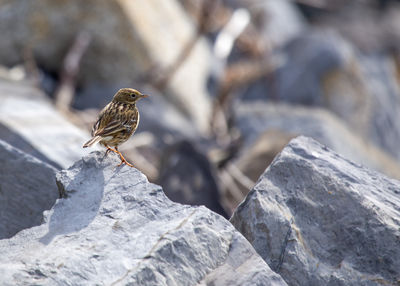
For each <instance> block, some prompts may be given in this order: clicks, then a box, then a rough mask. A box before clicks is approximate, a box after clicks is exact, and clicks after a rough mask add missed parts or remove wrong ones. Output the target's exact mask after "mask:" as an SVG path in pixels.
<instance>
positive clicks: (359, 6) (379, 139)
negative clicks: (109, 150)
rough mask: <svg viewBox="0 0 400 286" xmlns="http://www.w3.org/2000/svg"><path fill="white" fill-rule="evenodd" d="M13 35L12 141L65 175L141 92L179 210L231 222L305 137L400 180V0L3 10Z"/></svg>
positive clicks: (59, 3)
mask: <svg viewBox="0 0 400 286" xmlns="http://www.w3.org/2000/svg"><path fill="white" fill-rule="evenodd" d="M0 35H1V36H0V139H1V140H4V141H6V142H8V143H9V144H11V145H13V146H15V147H17V148H19V149H21V150H23V151H25V152H27V153H29V154H31V155H33V156H35V157H37V158H39V159H40V160H42V161H44V162H47V163H49V164H51V165H53V166H55V167H56V168H58V169H63V168H67V167H69V166H70V165H71V164H73V163H74V162H75V161H77V160H79V159H80V158H81V157H82V156H84V155H85V154H88V152H91V151H93V150H94V149H96V148H94V149H91V150H87V149H82V144H83V143H84V142H86V141H87V140H88V139H89V138H90V130H91V127H92V125H93V123H94V122H95V121H96V117H97V114H98V112H99V110H100V109H101V108H102V107H104V106H105V105H106V104H107V103H108V102H109V101H110V100H111V98H112V96H113V95H114V93H115V92H116V91H117V90H118V89H119V88H122V87H133V88H136V89H138V90H140V91H141V92H143V93H147V94H151V97H149V98H147V99H145V100H141V101H140V102H139V103H138V108H139V111H140V113H141V121H140V125H139V128H138V130H137V132H136V134H135V135H134V136H133V137H132V138H131V139H130V140H129V141H128V142H127V143H125V144H124V145H122V146H121V147H120V150H121V151H122V153H123V154H124V155H126V157H127V159H128V160H129V161H130V162H132V163H133V164H134V165H135V166H136V167H137V168H138V169H139V170H141V171H142V172H143V173H145V174H146V175H147V177H148V178H149V180H150V181H151V182H154V183H157V184H160V185H161V186H162V187H163V189H164V191H165V193H166V194H167V196H168V197H169V198H170V199H172V200H174V201H177V202H181V203H186V204H194V205H206V206H207V207H208V208H210V209H212V210H214V211H216V212H218V213H220V214H222V215H223V216H225V217H229V216H230V215H231V213H232V211H233V210H234V209H235V207H236V206H237V205H238V203H240V202H241V201H242V200H243V199H244V197H245V196H246V194H247V192H249V190H250V189H251V188H252V187H253V185H254V184H255V182H256V181H257V179H258V178H259V177H260V175H261V174H262V173H263V172H264V170H265V169H266V168H267V167H268V165H269V164H270V163H271V161H272V160H273V158H274V157H275V156H276V155H277V154H278V153H279V152H280V151H281V150H282V148H283V147H284V146H285V145H286V144H287V143H288V142H289V140H290V139H291V138H294V137H296V136H298V135H305V136H309V137H313V138H314V139H316V140H318V141H319V142H321V143H323V144H325V145H326V146H328V147H329V148H332V149H334V150H335V151H336V152H338V153H339V154H341V155H342V156H344V157H346V158H348V159H350V160H352V161H354V162H356V163H358V164H362V165H364V166H367V167H369V168H372V169H375V170H378V171H380V172H382V173H385V174H387V175H388V176H391V177H394V178H400V166H399V162H400V148H399V144H400V143H399V142H400V89H399V87H400V86H399V84H400V3H399V1H390V0H354V1H344V0H296V1H295V0H292V1H289V0H146V1H140V0H115V1H110V0H86V1H78V0H69V1H65V0H34V1H32V0H0ZM97 150H101V148H100V147H98V148H97Z"/></svg>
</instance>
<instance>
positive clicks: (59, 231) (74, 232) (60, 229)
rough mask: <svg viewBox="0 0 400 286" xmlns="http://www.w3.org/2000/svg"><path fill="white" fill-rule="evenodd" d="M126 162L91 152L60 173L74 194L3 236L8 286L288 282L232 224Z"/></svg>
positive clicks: (2, 275)
mask: <svg viewBox="0 0 400 286" xmlns="http://www.w3.org/2000/svg"><path fill="white" fill-rule="evenodd" d="M118 162H119V159H118V158H117V156H116V155H114V154H110V155H109V156H108V157H104V155H103V153H100V152H93V153H91V154H90V155H89V156H87V157H84V158H83V159H82V160H80V161H78V162H76V163H75V164H74V165H73V166H72V167H71V168H69V169H68V170H64V171H61V172H60V173H58V174H57V180H58V186H59V188H60V190H61V191H62V192H63V193H64V194H65V195H66V197H67V198H65V199H59V200H58V201H57V202H56V204H55V206H54V207H53V208H52V209H51V210H50V211H49V212H47V213H46V220H45V223H44V224H42V225H40V226H37V227H33V228H30V229H26V230H24V231H21V232H20V233H18V234H17V235H16V236H14V237H13V238H11V239H5V240H1V241H0V252H1V253H2V255H1V256H0V281H1V284H3V285H28V284H29V285H31V284H39V285H54V284H56V285H128V284H129V285H228V284H229V285H286V284H285V282H284V281H283V280H282V279H281V278H280V277H279V275H277V274H275V273H273V272H272V271H271V270H270V269H269V267H268V265H267V264H266V263H265V262H264V261H263V260H262V259H261V258H260V257H259V256H258V255H257V254H256V253H255V251H254V249H253V248H252V247H251V245H250V244H249V243H248V241H247V240H246V239H245V238H244V237H243V236H242V235H241V234H240V233H239V232H237V231H236V230H235V229H234V227H233V226H232V225H231V224H230V223H229V222H228V221H226V220H225V219H223V218H222V217H221V216H219V215H217V214H215V213H213V212H211V211H209V210H207V209H206V208H205V207H190V206H184V205H180V204H177V203H173V202H171V201H170V200H168V199H167V198H166V196H165V195H164V193H163V191H162V189H161V188H160V187H159V186H157V185H154V184H150V183H149V182H148V181H147V179H146V177H145V176H144V175H143V174H141V173H140V172H139V171H138V170H136V169H134V168H130V167H127V166H122V167H117V164H118ZM228 282H229V283H228ZM231 282H232V283H231ZM242 282H243V283H242Z"/></svg>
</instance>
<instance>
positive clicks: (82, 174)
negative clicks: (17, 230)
mask: <svg viewBox="0 0 400 286" xmlns="http://www.w3.org/2000/svg"><path fill="white" fill-rule="evenodd" d="M96 153H97V152H96ZM103 159H104V158H103ZM89 160H90V161H94V160H96V158H94V157H89ZM99 163H100V162H99V161H97V160H96V162H95V164H96V167H97V168H98V167H99V166H98V164H99ZM85 164H93V162H88V161H79V162H77V163H76V164H74V165H73V166H72V167H71V168H69V169H68V170H63V171H61V172H59V173H58V174H57V179H56V180H57V186H58V190H59V192H60V194H62V195H63V196H64V197H66V198H63V199H59V200H58V201H57V203H56V205H55V206H54V208H53V209H52V210H51V211H50V212H49V213H47V214H46V215H45V220H46V221H47V220H49V223H48V226H49V230H48V232H47V234H46V235H45V236H43V237H42V238H40V240H39V241H40V242H41V243H43V244H49V243H50V242H51V241H52V240H53V238H54V237H55V236H57V235H61V234H68V233H75V232H78V231H80V230H82V229H84V228H86V227H87V226H88V225H89V224H90V223H91V222H92V221H93V220H94V218H95V217H96V214H97V213H98V210H99V208H100V204H101V200H102V198H103V192H104V175H103V173H102V172H98V171H96V169H89V168H85V166H84V165H85ZM77 165H78V166H77ZM79 165H80V166H79ZM72 169H75V170H76V169H78V170H79V172H78V174H77V175H76V177H75V178H74V180H72V181H71V180H68V178H69V177H68V176H69V175H70V172H71V171H70V170H72ZM85 178H90V180H87V179H85ZM61 181H62V182H63V183H61ZM93 182H95V184H96V185H95V186H93ZM77 190H79V191H77Z"/></svg>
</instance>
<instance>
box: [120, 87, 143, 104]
mask: <svg viewBox="0 0 400 286" xmlns="http://www.w3.org/2000/svg"><path fill="white" fill-rule="evenodd" d="M147 96H148V95H145V94H142V93H140V92H139V91H137V90H136V89H133V88H121V89H120V90H118V92H117V93H116V94H115V95H114V98H113V101H115V102H121V103H131V104H132V103H135V102H136V101H138V100H139V99H141V98H144V97H147Z"/></svg>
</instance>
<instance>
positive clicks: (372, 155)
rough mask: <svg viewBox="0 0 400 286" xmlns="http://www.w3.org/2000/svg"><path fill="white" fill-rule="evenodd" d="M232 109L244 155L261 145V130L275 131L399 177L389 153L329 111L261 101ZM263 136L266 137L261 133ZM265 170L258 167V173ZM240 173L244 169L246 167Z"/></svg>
mask: <svg viewBox="0 0 400 286" xmlns="http://www.w3.org/2000/svg"><path fill="white" fill-rule="evenodd" d="M235 111H236V116H237V123H238V126H239V129H240V130H241V132H242V134H243V135H244V138H245V141H246V145H248V148H246V149H245V150H244V151H243V154H242V156H243V157H246V156H248V155H251V153H252V151H251V149H253V148H254V146H256V145H260V143H258V144H257V142H256V141H257V140H260V138H261V137H260V136H262V134H263V133H265V132H268V131H277V132H281V133H282V136H284V137H288V136H291V137H295V136H298V135H305V136H309V137H312V138H313V139H315V140H317V141H318V142H320V143H322V144H325V145H327V146H328V147H329V148H332V149H333V150H334V151H336V152H338V153H339V154H341V155H343V156H345V157H347V158H349V159H350V160H352V161H355V162H357V163H359V164H363V165H365V166H367V167H369V168H372V169H375V170H377V171H380V172H383V173H385V174H387V175H389V176H392V177H395V178H400V166H399V164H398V162H397V161H396V160H394V159H393V157H392V156H390V155H389V154H387V153H386V152H384V151H382V150H381V149H379V148H378V147H376V146H374V145H372V144H368V143H367V142H365V140H362V139H361V138H360V137H359V136H357V134H356V132H353V131H351V130H350V129H349V127H348V126H347V125H346V123H345V122H344V121H342V120H341V119H340V118H338V117H337V116H336V115H335V114H333V113H332V112H330V111H327V110H324V109H320V108H315V107H314V108H309V107H300V106H291V105H285V104H272V103H271V104H267V103H263V102H253V103H242V104H239V105H238V106H236V107H235ZM261 139H262V138H261ZM264 139H265V140H267V139H268V138H267V137H265V136H264ZM271 140H273V139H271ZM265 144H266V143H264V145H265ZM239 161H245V158H239ZM267 164H268V162H265V163H264V169H265V168H266V167H267ZM264 169H260V170H259V171H260V173H259V174H258V176H260V175H261V174H262V172H263V171H264ZM247 170H248V169H247ZM243 172H245V173H246V172H247V171H246V168H244V169H243Z"/></svg>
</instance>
